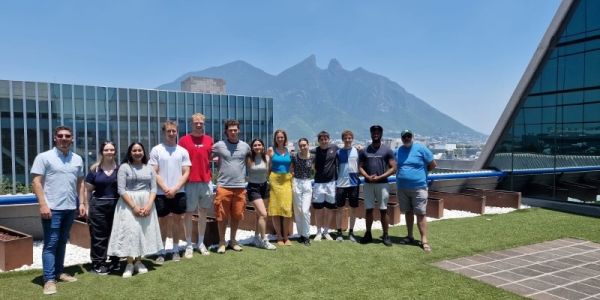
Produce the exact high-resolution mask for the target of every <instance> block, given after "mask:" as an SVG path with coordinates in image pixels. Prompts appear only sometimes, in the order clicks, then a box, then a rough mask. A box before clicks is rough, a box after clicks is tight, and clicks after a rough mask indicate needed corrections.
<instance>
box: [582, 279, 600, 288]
mask: <svg viewBox="0 0 600 300" xmlns="http://www.w3.org/2000/svg"><path fill="white" fill-rule="evenodd" d="M581 283H585V284H587V285H591V286H600V278H598V277H596V278H590V279H587V280H584V281H582V282H581Z"/></svg>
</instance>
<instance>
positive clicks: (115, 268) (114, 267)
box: [108, 259, 121, 272]
mask: <svg viewBox="0 0 600 300" xmlns="http://www.w3.org/2000/svg"><path fill="white" fill-rule="evenodd" d="M120 270H121V262H120V261H119V260H118V259H114V260H111V262H110V264H109V265H108V271H109V272H119V271H120Z"/></svg>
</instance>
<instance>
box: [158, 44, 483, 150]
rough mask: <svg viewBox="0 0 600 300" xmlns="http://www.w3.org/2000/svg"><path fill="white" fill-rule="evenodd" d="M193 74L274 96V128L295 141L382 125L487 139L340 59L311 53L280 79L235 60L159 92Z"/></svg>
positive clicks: (239, 90)
mask: <svg viewBox="0 0 600 300" xmlns="http://www.w3.org/2000/svg"><path fill="white" fill-rule="evenodd" d="M191 75H194V76H205V77H218V78H223V79H225V81H226V82H227V93H230V94H236V95H252V96H265V97H272V98H273V106H274V107H273V110H274V126H275V128H284V129H286V130H287V131H288V133H289V134H290V137H291V138H293V139H297V138H299V137H303V136H305V137H309V138H312V137H314V136H315V135H316V133H317V132H319V131H321V130H327V131H329V132H330V133H332V134H334V138H338V137H337V136H338V135H339V133H341V131H342V130H344V129H350V130H352V131H354V132H355V134H356V135H357V136H358V137H361V138H368V137H369V132H368V128H369V127H370V126H371V125H372V124H376V123H377V124H380V125H381V126H383V128H384V136H385V137H398V135H399V132H400V131H401V130H403V129H405V128H410V129H412V130H413V131H414V132H416V133H418V134H421V135H435V136H463V137H464V136H468V137H474V138H482V137H484V135H483V134H481V133H479V132H476V131H475V130H473V129H471V128H469V127H467V126H465V125H463V124H461V123H460V122H458V121H456V120H454V119H452V118H451V117H449V116H447V115H446V114H444V113H442V112H440V111H438V110H437V109H435V108H433V107H432V106H431V105H429V104H427V103H426V102H425V101H423V100H421V99H419V98H417V97H416V96H414V95H412V94H410V93H408V92H407V91H406V90H405V89H404V88H403V87H401V86H400V85H398V84H397V83H395V82H393V81H391V80H389V79H387V78H386V77H384V76H381V75H378V74H374V73H371V72H368V71H367V70H365V69H363V68H357V69H355V70H352V71H349V70H346V69H344V68H343V67H342V65H341V64H340V63H339V62H338V61H337V60H336V59H332V60H331V61H330V62H329V66H328V67H327V69H320V68H319V67H317V64H316V58H315V56H314V55H311V56H309V57H308V58H306V59H305V60H303V61H301V62H300V63H298V64H296V65H294V66H292V67H290V68H288V69H287V70H285V71H283V72H281V73H280V74H278V75H270V74H268V73H266V72H264V71H263V70H261V69H258V68H256V67H254V66H252V65H250V64H248V63H246V62H244V61H235V62H232V63H228V64H225V65H222V66H219V67H212V68H208V69H205V70H202V71H197V72H189V73H186V74H184V75H183V76H181V77H179V78H177V79H176V80H175V81H173V82H171V83H167V84H164V85H161V86H159V87H158V88H159V89H168V90H180V82H181V81H183V80H184V79H185V78H187V77H188V76H191Z"/></svg>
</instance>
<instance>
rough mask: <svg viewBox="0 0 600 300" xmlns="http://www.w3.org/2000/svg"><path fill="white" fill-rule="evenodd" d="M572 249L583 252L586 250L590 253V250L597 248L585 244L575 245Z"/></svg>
mask: <svg viewBox="0 0 600 300" xmlns="http://www.w3.org/2000/svg"><path fill="white" fill-rule="evenodd" d="M571 247H573V248H577V249H581V250H586V251H588V250H595V249H596V248H595V247H592V246H590V245H586V244H583V245H573V246H571Z"/></svg>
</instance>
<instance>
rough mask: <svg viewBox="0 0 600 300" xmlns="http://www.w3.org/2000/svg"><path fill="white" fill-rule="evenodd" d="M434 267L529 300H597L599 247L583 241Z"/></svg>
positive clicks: (599, 291) (599, 290)
mask: <svg viewBox="0 0 600 300" xmlns="http://www.w3.org/2000/svg"><path fill="white" fill-rule="evenodd" d="M434 265H436V266H437V267H440V268H442V269H446V270H449V271H452V272H456V273H460V274H462V275H465V276H468V277H471V278H473V279H476V280H479V281H483V282H485V283H488V284H491V285H493V286H495V287H498V288H501V289H505V290H507V291H510V292H513V293H516V294H519V295H521V296H525V297H529V298H532V299H599V300H600V244H597V243H592V242H590V241H586V240H579V239H573V238H565V239H560V240H554V241H549V242H544V243H540V244H533V245H529V246H522V247H518V248H513V249H508V250H502V251H493V252H489V253H483V254H477V255H474V256H469V257H462V258H457V259H452V260H445V261H441V262H438V263H435V264H434Z"/></svg>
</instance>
